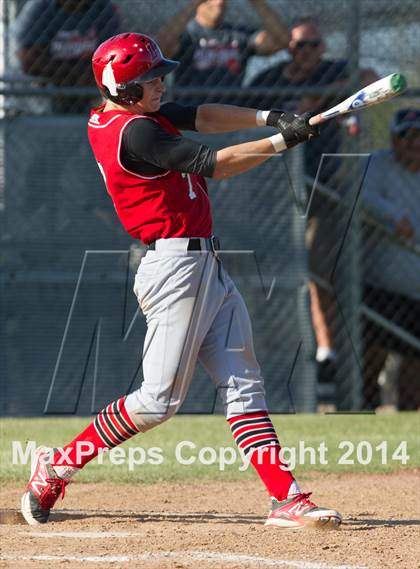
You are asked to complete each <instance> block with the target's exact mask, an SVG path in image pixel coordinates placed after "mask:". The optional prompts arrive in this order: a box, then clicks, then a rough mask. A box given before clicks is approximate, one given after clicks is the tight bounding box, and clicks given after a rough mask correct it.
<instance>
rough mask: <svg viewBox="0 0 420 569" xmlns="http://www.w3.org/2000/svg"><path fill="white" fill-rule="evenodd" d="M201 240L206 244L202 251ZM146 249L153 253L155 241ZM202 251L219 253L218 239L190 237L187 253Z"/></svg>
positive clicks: (213, 237)
mask: <svg viewBox="0 0 420 569" xmlns="http://www.w3.org/2000/svg"><path fill="white" fill-rule="evenodd" d="M203 239H204V241H205V243H206V247H204V249H203V247H202V245H201V241H202V240H203ZM148 249H149V250H150V251H155V250H156V241H152V242H151V243H149V245H148ZM202 250H204V251H213V252H216V251H220V241H219V238H218V237H215V236H214V235H213V236H212V237H202V238H201V239H198V238H194V237H192V238H191V239H190V240H189V241H188V246H187V251H202Z"/></svg>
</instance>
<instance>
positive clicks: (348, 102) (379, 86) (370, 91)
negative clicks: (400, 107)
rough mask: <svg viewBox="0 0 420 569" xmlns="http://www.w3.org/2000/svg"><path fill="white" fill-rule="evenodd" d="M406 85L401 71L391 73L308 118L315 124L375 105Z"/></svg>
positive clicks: (392, 95) (402, 89)
mask: <svg viewBox="0 0 420 569" xmlns="http://www.w3.org/2000/svg"><path fill="white" fill-rule="evenodd" d="M406 87H407V81H406V79H405V77H404V75H401V73H391V75H387V76H386V77H383V78H382V79H379V80H378V81H375V82H374V83H371V84H370V85H367V86H366V87H363V89H360V90H359V91H357V92H356V93H354V94H353V95H351V96H350V97H348V98H347V99H345V100H344V101H342V102H341V103H338V105H335V106H334V107H331V108H330V109H328V110H327V111H324V112H323V113H319V114H318V115H315V116H313V117H311V118H310V119H309V124H310V125H316V124H320V123H323V122H325V121H328V120H330V119H332V118H333V117H337V116H339V115H344V114H346V113H350V112H351V111H359V110H360V109H365V108H366V107H370V106H371V105H376V104H377V103H382V101H387V100H388V99H391V97H395V95H399V94H400V93H402V92H403V91H404V89H405V88H406Z"/></svg>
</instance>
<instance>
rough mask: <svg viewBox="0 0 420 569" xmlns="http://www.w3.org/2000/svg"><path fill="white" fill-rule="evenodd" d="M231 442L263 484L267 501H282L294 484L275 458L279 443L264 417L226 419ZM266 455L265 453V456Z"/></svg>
mask: <svg viewBox="0 0 420 569" xmlns="http://www.w3.org/2000/svg"><path fill="white" fill-rule="evenodd" d="M228 423H229V425H230V428H231V430H232V434H233V438H234V439H235V442H236V444H237V445H238V447H239V448H240V449H241V450H242V452H243V453H244V454H245V455H246V456H248V455H249V457H250V458H249V460H250V462H251V464H252V466H253V467H254V468H255V470H256V471H257V473H258V475H259V477H260V478H261V480H262V481H263V483H264V484H265V487H266V488H267V490H268V493H269V494H270V496H271V497H273V498H276V499H277V500H280V501H281V500H285V499H286V498H287V495H288V493H289V488H290V486H291V484H292V483H293V482H294V478H293V476H292V474H291V472H290V471H288V470H284V469H282V468H280V466H283V467H284V466H285V465H284V463H282V462H281V460H280V457H279V451H280V448H281V447H280V443H279V440H278V438H277V434H276V431H275V429H274V427H273V423H272V422H271V419H270V417H269V416H268V413H266V412H265V411H259V412H257V413H249V414H246V415H237V416H236V417H232V418H231V419H228ZM267 451H268V452H267Z"/></svg>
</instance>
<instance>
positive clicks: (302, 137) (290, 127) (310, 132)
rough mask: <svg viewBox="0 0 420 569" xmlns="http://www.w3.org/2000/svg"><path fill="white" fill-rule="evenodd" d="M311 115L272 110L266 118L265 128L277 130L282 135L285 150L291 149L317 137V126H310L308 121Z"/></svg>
mask: <svg viewBox="0 0 420 569" xmlns="http://www.w3.org/2000/svg"><path fill="white" fill-rule="evenodd" d="M312 116H313V114H312V113H304V114H303V115H295V114H294V113H288V112H284V111H280V110H278V109H272V110H271V111H270V112H269V114H268V117H267V126H274V127H275V128H278V129H279V131H280V133H281V134H282V136H283V138H284V141H285V143H286V146H287V148H292V147H293V146H296V144H299V143H300V142H306V141H307V140H309V139H310V138H312V137H313V136H319V126H311V125H310V124H309V119H310V118H311V117H312Z"/></svg>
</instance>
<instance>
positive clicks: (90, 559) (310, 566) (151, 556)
mask: <svg viewBox="0 0 420 569" xmlns="http://www.w3.org/2000/svg"><path fill="white" fill-rule="evenodd" d="M52 535H55V534H54V533H52V532H50V536H52ZM165 560H166V561H169V560H173V561H178V562H181V563H188V562H207V563H224V564H229V563H236V564H237V563H241V564H242V565H243V566H248V567H252V566H254V567H286V568H290V569H369V568H368V567H366V566H365V565H363V566H360V565H328V564H327V563H316V562H312V561H295V560H288V559H271V558H269V557H257V556H252V555H234V554H229V553H211V552H206V551H188V552H184V551H179V552H176V551H160V552H156V553H142V554H139V555H7V554H4V555H0V561H58V562H60V561H64V562H68V561H76V562H86V563H132V562H133V561H143V562H149V563H150V562H151V563H156V564H159V563H160V562H161V561H165Z"/></svg>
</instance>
